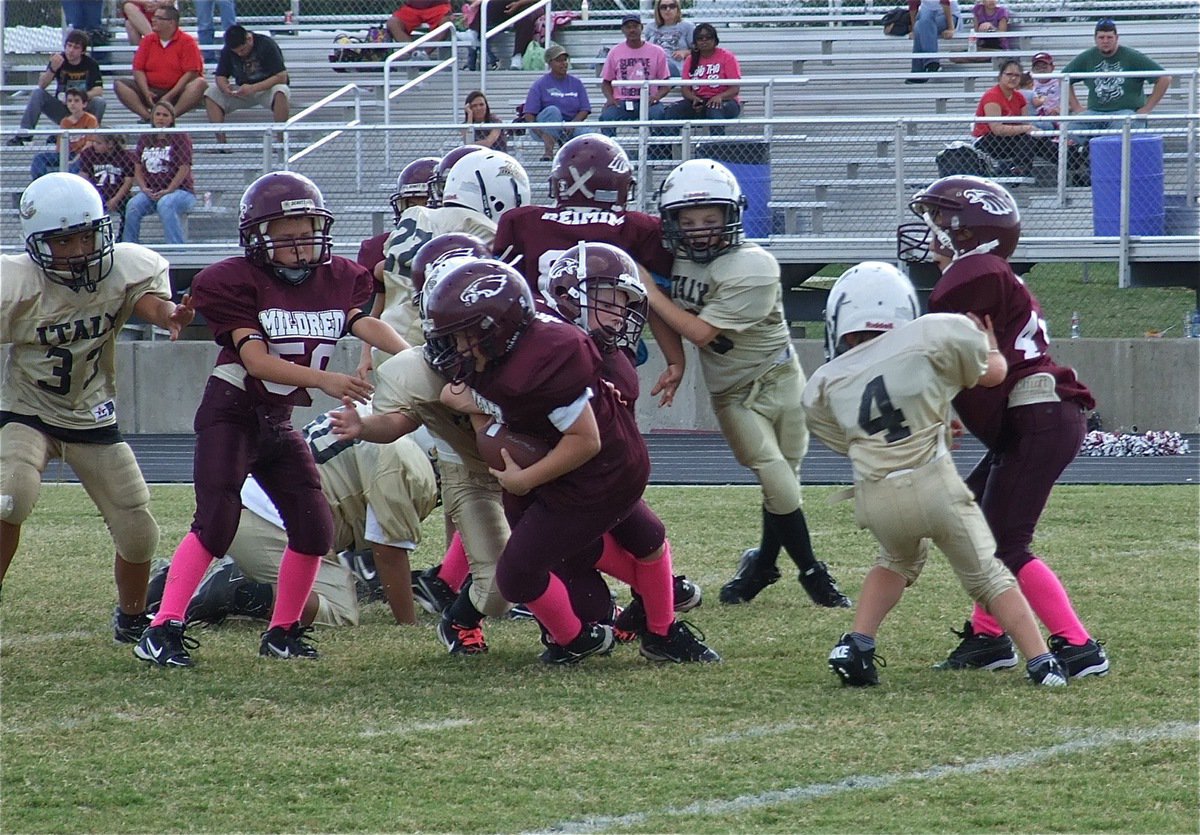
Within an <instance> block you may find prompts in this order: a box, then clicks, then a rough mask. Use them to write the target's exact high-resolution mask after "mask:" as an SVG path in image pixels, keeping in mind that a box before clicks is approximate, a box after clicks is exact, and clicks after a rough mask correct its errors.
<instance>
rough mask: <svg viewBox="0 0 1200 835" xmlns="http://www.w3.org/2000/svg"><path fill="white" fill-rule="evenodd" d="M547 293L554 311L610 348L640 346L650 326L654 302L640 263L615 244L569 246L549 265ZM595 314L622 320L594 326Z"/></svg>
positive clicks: (597, 341) (546, 297)
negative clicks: (641, 275) (643, 330)
mask: <svg viewBox="0 0 1200 835" xmlns="http://www.w3.org/2000/svg"><path fill="white" fill-rule="evenodd" d="M542 295H543V296H544V297H545V299H546V304H548V305H549V306H550V308H551V309H553V310H555V311H556V312H557V313H558V314H559V315H561V316H562V317H563V318H565V319H568V320H570V321H572V322H574V323H575V324H577V325H579V327H581V328H583V329H584V330H585V331H587V333H588V335H589V336H591V337H592V339H594V340H595V341H596V343H597V344H598V345H599V346H600V347H602V348H603V349H605V350H607V351H611V350H612V349H614V348H618V347H620V348H629V349H631V350H632V349H634V348H636V347H637V343H638V340H639V339H641V337H642V328H644V327H645V326H646V314H647V312H648V308H649V302H648V301H647V299H646V287H645V285H644V284H642V280H641V278H640V277H639V276H638V268H637V264H636V263H634V260H633V259H632V258H631V257H630V256H629V254H628V253H626V252H624V251H623V250H621V249H618V248H617V247H615V246H612V245H611V244H603V243H588V242H584V243H581V244H579V246H574V247H571V248H570V249H568V250H567V251H566V252H564V253H563V254H562V255H560V256H559V257H558V260H556V261H555V262H554V263H553V264H551V265H550V278H549V281H548V282H547V285H546V289H545V290H543V291H542ZM620 296H623V298H621V297H620ZM593 313H612V314H615V315H617V316H620V317H621V323H620V325H600V326H598V327H594V328H593V326H592V325H593V323H592V321H591V318H592V317H591V314H593Z"/></svg>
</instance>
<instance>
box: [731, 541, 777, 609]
mask: <svg viewBox="0 0 1200 835" xmlns="http://www.w3.org/2000/svg"><path fill="white" fill-rule="evenodd" d="M777 582H779V568H778V567H777V566H774V565H770V566H762V565H759V562H758V549H757V548H748V549H746V550H745V551H743V552H742V558H741V561H740V562H738V567H737V571H736V572H735V573H734V575H733V579H731V580H730V581H729V582H728V583H726V584H725V585H723V586H721V594H720V600H721V602H722V603H728V604H734V603H749V602H750V601H751V600H753V599H754V598H755V597H757V596H758V593H759V592H760V591H762V590H763V589H765V588H766V587H767V586H769V585H771V584H772V583H777Z"/></svg>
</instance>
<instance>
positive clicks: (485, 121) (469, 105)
mask: <svg viewBox="0 0 1200 835" xmlns="http://www.w3.org/2000/svg"><path fill="white" fill-rule="evenodd" d="M463 117H464V119H465V121H466V123H467V124H469V125H481V124H482V125H503V124H504V120H503V119H501V118H500V117H499V116H497V115H496V114H495V113H493V112H492V106H491V105H490V104H488V100H487V96H485V95H484V94H483V92H482V91H480V90H472V91H471V92H469V93H467V102H466V106H465V107H463ZM462 137H463V144H464V145H482V146H483V147H484V148H491V149H492V150H493V151H505V150H507V149H508V142H507V141H506V140H505V138H504V128H503V127H494V128H493V127H487V128H476V129H475V130H474V131H467V130H464V131H463V132H462Z"/></svg>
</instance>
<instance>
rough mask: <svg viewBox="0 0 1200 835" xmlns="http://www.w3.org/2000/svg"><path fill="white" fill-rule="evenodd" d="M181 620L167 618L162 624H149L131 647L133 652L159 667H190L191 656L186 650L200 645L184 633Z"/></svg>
mask: <svg viewBox="0 0 1200 835" xmlns="http://www.w3.org/2000/svg"><path fill="white" fill-rule="evenodd" d="M184 628H185V626H184V623H183V621H181V620H169V621H167V622H166V623H164V624H163V625H162V626H151V627H148V628H147V629H146V631H145V632H143V633H142V637H141V638H140V639H139V640H138V642H137V644H136V645H134V647H133V654H134V655H135V656H137V657H138V658H140V659H141V660H142V661H146V662H148V663H150V664H157V665H158V666H160V667H190V666H192V656H191V655H190V654H189V653H188V650H190V649H195V648H196V647H198V646H200V642H199V641H197V640H196V639H195V638H193V637H191V636H189V635H185V634H184Z"/></svg>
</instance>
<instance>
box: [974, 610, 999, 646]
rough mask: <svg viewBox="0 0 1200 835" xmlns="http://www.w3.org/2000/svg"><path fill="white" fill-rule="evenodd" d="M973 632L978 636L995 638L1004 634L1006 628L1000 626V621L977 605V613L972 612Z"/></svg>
mask: <svg viewBox="0 0 1200 835" xmlns="http://www.w3.org/2000/svg"><path fill="white" fill-rule="evenodd" d="M971 631H972V632H974V633H975V634H976V635H990V636H991V637H993V638H996V637H999V636H1000V635H1003V634H1004V627H1003V626H1001V625H1000V621H998V620H996V619H995V618H994V617H992V616H991V615H990V614H989V613H988V610H987V609H985V608H983V607H982V606H980V605H979V604H978V603H976V604H975V611H973V612H971Z"/></svg>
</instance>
